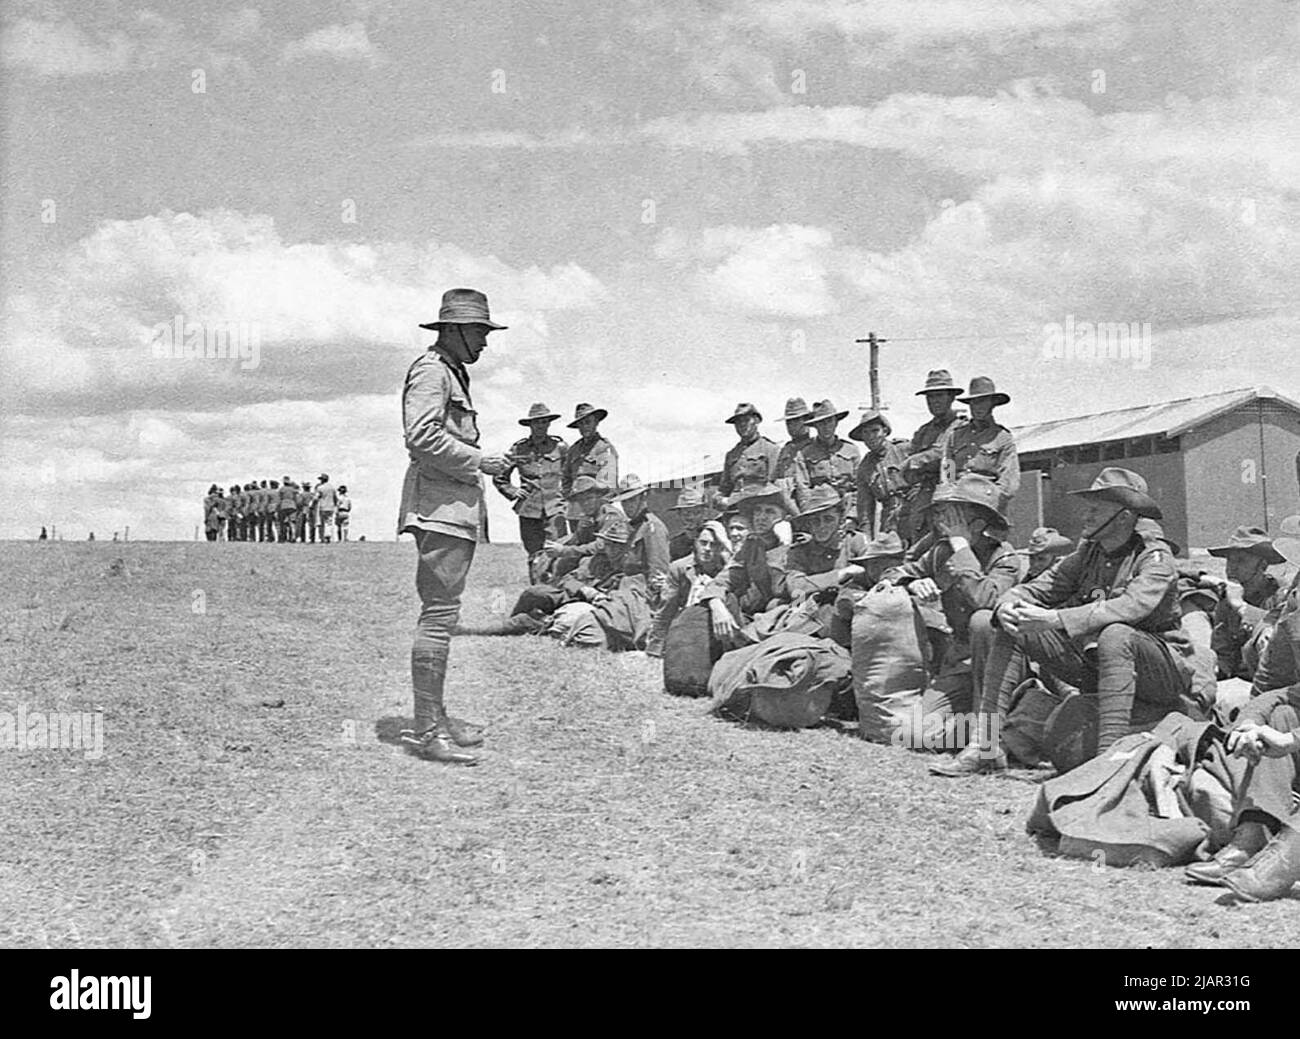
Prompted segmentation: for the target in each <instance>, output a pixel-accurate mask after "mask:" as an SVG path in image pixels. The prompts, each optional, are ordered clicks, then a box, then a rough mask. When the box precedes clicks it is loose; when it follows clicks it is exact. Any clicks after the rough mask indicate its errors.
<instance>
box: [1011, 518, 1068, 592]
mask: <svg viewBox="0 0 1300 1039" xmlns="http://www.w3.org/2000/svg"><path fill="white" fill-rule="evenodd" d="M1073 551H1074V542H1073V541H1071V540H1070V539H1069V538H1067V537H1066V536H1065V535H1064V534H1062V533H1061V532H1060V531H1059V530H1057V529H1056V528H1055V527H1036V528H1035V529H1034V532H1033V533H1032V534H1030V535H1029V544H1027V545H1026V546H1025V547H1024V548H1018V549H1016V555H1018V556H1021V557H1022V558H1025V559H1027V560H1028V566H1027V568H1026V570H1025V573H1024V576H1023V577H1021V578H1020V580H1021V581H1032V580H1033V579H1034V578H1035V577H1037V576H1038V575H1039V574H1041V573H1042V572H1043V571H1044V570H1046V569H1047V568H1048V567H1049V566H1051V565H1052V564H1053V563H1055V562H1056V561H1057V560H1058V559H1060V558H1061V557H1062V556H1068V555H1069V554H1070V553H1071V552H1073Z"/></svg>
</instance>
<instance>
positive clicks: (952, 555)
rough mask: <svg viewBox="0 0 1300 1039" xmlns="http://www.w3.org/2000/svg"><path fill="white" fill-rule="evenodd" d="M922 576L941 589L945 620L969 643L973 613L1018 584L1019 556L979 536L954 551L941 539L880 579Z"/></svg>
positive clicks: (906, 580)
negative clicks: (971, 542) (972, 541)
mask: <svg viewBox="0 0 1300 1039" xmlns="http://www.w3.org/2000/svg"><path fill="white" fill-rule="evenodd" d="M920 577H928V578H930V580H932V581H934V583H935V584H937V585H938V586H939V600H940V602H942V603H943V615H944V619H945V620H946V621H947V622H948V626H949V627H950V628H952V632H953V635H954V636H955V637H956V638H957V639H958V640H960V641H961V642H962V643H963V644H964V643H968V642H969V641H970V619H971V615H972V614H974V613H975V611H976V610H991V609H993V608H994V607H995V606H997V604H998V600H999V599H1000V598H1001V597H1002V596H1003V595H1004V594H1005V593H1006V592H1007V591H1008V590H1009V589H1011V588H1013V587H1014V586H1015V585H1016V584H1017V582H1019V580H1020V556H1018V555H1017V554H1016V550H1015V549H1014V548H1013V547H1012V546H1011V545H1009V544H1007V542H1005V541H995V540H994V539H993V538H988V537H985V536H984V535H982V534H981V535H980V536H979V537H977V538H975V539H974V543H973V544H969V543H968V544H967V545H965V546H963V547H962V548H960V549H958V550H956V551H953V547H952V543H951V542H950V541H949V540H948V539H947V538H941V539H937V540H935V541H934V542H933V543H932V544H931V546H930V547H929V548H928V549H926V550H925V551H924V552H922V553H921V555H919V556H918V557H917V558H916V559H914V560H911V561H910V562H907V563H904V564H903V565H902V566H895V567H891V568H890V569H888V570H886V571H885V573H884V574H883V575H882V578H881V579H882V580H885V581H889V582H891V583H892V584H899V585H906V584H910V583H911V582H912V581H915V580H916V579H917V578H920Z"/></svg>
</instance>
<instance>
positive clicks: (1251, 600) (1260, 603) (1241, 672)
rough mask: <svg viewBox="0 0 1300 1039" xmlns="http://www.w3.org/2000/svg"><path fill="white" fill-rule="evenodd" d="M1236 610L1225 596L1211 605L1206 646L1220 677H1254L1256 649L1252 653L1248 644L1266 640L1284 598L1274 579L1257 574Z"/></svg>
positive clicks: (1270, 576)
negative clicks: (1211, 617) (1210, 624)
mask: <svg viewBox="0 0 1300 1039" xmlns="http://www.w3.org/2000/svg"><path fill="white" fill-rule="evenodd" d="M1243 592H1244V594H1243V598H1244V599H1245V602H1244V603H1243V604H1242V607H1241V611H1240V613H1239V612H1238V611H1237V610H1236V609H1235V608H1234V607H1233V606H1232V604H1231V603H1229V602H1228V600H1227V599H1226V598H1224V599H1220V600H1219V601H1218V603H1217V604H1216V605H1215V607H1214V628H1213V631H1212V632H1211V635H1210V648H1211V649H1213V650H1214V655H1215V657H1216V658H1217V660H1218V670H1219V677H1220V678H1242V679H1245V680H1246V681H1247V682H1249V681H1251V680H1252V679H1253V678H1254V671H1255V667H1256V666H1257V665H1258V663H1259V655H1258V651H1257V649H1256V650H1255V651H1254V652H1252V651H1251V649H1252V648H1254V647H1249V644H1250V643H1255V644H1256V645H1258V643H1259V642H1260V641H1262V640H1267V638H1268V635H1267V629H1268V628H1269V627H1270V626H1271V625H1272V624H1273V622H1274V621H1276V620H1277V617H1278V614H1280V613H1281V611H1282V606H1283V604H1284V603H1285V601H1286V593H1285V592H1282V591H1281V590H1280V586H1279V585H1278V582H1277V578H1275V577H1274V576H1273V575H1272V574H1270V573H1266V572H1265V573H1261V574H1260V575H1259V576H1258V577H1257V578H1256V580H1255V581H1254V582H1252V584H1251V586H1250V587H1249V588H1246V589H1243Z"/></svg>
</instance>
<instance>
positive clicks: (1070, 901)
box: [0, 542, 1300, 968]
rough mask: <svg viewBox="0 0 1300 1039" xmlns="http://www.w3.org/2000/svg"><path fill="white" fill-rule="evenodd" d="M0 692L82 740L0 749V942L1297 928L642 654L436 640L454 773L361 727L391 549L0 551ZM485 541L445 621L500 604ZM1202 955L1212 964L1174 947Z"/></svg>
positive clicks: (404, 568) (998, 787)
mask: <svg viewBox="0 0 1300 1039" xmlns="http://www.w3.org/2000/svg"><path fill="white" fill-rule="evenodd" d="M0 568H2V569H3V573H4V574H5V576H6V580H5V581H4V583H3V588H2V590H0V692H2V693H3V702H0V711H5V712H10V714H11V715H13V714H15V712H17V711H18V710H19V708H20V707H21V708H22V709H23V710H24V711H26V712H28V714H29V715H30V714H31V713H32V712H38V711H53V710H70V709H78V710H93V709H95V708H96V707H98V708H102V711H103V723H104V730H103V732H104V743H103V756H102V757H100V758H98V759H94V760H92V759H89V758H87V757H86V754H85V753H84V752H82V751H80V750H53V749H39V748H29V749H26V750H21V751H20V750H18V749H17V748H13V747H10V748H4V749H0V784H2V785H3V789H4V792H5V796H4V799H3V804H2V805H0V821H2V824H3V842H2V843H0V944H3V945H6V946H28V947H30V946H55V947H59V946H153V947H160V946H161V947H166V946H175V947H210V946H220V947H234V946H282V947H293V946H366V947H374V946H461V945H470V946H499V945H509V946H569V945H580V946H642V945H656V946H658V945H663V946H696V945H706V946H813V945H816V946H822V945H830V946H888V947H903V946H932V945H941V946H965V947H985V946H1021V945H1024V946H1037V947H1052V946H1056V947H1061V946H1127V947H1133V946H1148V945H1149V946H1157V947H1184V946H1203V947H1214V948H1225V947H1238V946H1294V945H1295V944H1296V940H1297V935H1298V934H1300V928H1298V927H1297V924H1296V920H1297V914H1296V904H1295V900H1294V898H1293V899H1292V900H1284V901H1282V902H1279V903H1274V904H1270V905H1264V906H1256V907H1237V906H1232V905H1225V904H1221V899H1220V897H1219V896H1217V895H1216V893H1215V892H1214V891H1211V890H1206V889H1196V888H1192V887H1189V886H1186V885H1184V884H1183V882H1182V880H1181V876H1180V871H1177V870H1165V871H1137V870H1117V869H1108V868H1100V867H1094V865H1093V864H1092V863H1081V862H1078V861H1070V860H1065V859H1057V858H1053V857H1051V856H1048V855H1046V854H1044V853H1043V852H1042V851H1040V850H1039V849H1038V848H1037V847H1036V845H1035V844H1034V842H1033V841H1032V840H1031V839H1030V838H1029V837H1027V836H1026V835H1025V833H1024V829H1023V826H1024V819H1025V816H1026V813H1027V811H1028V809H1029V807H1030V804H1031V802H1032V799H1033V796H1034V786H1033V782H1034V777H1031V776H1019V777H1014V778H1013V777H981V778H979V779H976V780H973V781H968V782H965V783H957V782H952V781H942V780H939V779H932V778H930V777H928V776H927V774H926V769H925V766H926V758H925V756H923V755H919V754H914V753H910V752H907V751H902V750H895V749H892V748H888V747H878V746H871V745H867V744H864V743H862V742H861V741H859V740H857V739H855V738H851V737H848V736H845V735H842V734H840V733H839V732H838V731H836V730H834V729H830V728H825V729H816V730H810V731H804V732H798V733H784V734H783V733H774V732H769V731H760V730H757V729H747V728H744V727H741V726H737V725H735V724H731V723H727V722H722V721H718V720H715V719H713V718H711V717H709V716H708V715H707V714H706V713H705V706H704V704H703V703H700V702H690V701H678V700H673V699H671V698H669V697H667V696H665V695H664V694H663V693H662V691H661V685H660V674H659V670H658V668H657V667H656V664H655V662H654V661H651V660H648V659H646V658H644V657H635V656H627V657H620V656H616V655H611V654H607V653H604V652H584V651H580V650H572V649H569V650H565V649H561V648H559V647H558V646H557V645H555V644H553V643H550V642H547V641H542V640H538V639H532V638H518V639H482V638H463V639H458V640H457V641H456V642H455V644H454V647H453V651H452V673H451V678H450V682H449V703H450V704H451V705H452V707H453V708H454V709H455V710H456V711H457V713H460V714H462V715H463V716H465V717H468V718H471V719H474V720H478V721H483V722H486V723H487V724H488V725H489V727H490V729H489V739H488V742H487V745H486V748H485V751H484V753H483V761H482V764H481V765H480V766H479V767H478V768H474V769H455V768H447V767H443V766H439V765H435V764H429V763H426V762H422V761H419V760H417V759H415V758H412V757H409V756H407V755H406V754H404V753H403V752H401V751H400V750H399V749H398V748H396V747H394V746H393V745H392V743H391V742H389V740H390V739H391V734H392V733H393V732H394V731H395V729H396V728H397V727H398V725H399V724H400V719H401V718H403V717H404V716H406V714H407V712H408V711H409V709H410V698H409V691H408V674H407V655H408V651H409V635H410V628H411V625H412V622H413V620H414V617H415V613H416V610H417V606H418V603H417V599H416V596H415V591H414V586H413V576H414V574H413V572H414V548H413V547H412V545H410V544H408V543H403V544H400V545H398V544H392V543H388V544H373V543H372V544H351V545H348V546H345V547H343V546H337V545H335V546H314V545H308V546H298V545H244V544H218V545H210V544H206V543H200V544H141V543H132V544H113V543H105V542H99V543H98V544H84V543H79V544H71V543H68V544H65V543H49V544H36V543H13V542H11V543H4V544H0ZM522 574H523V566H522V554H521V552H520V550H519V549H518V548H517V547H515V546H487V547H484V548H483V550H482V551H481V552H480V555H479V558H478V559H477V561H476V563H475V567H474V570H473V572H472V574H471V578H470V587H469V590H468V592H467V599H466V616H467V617H471V618H482V617H484V616H486V615H487V614H488V613H489V612H490V611H491V609H492V608H493V607H494V606H496V607H500V606H501V605H503V604H505V603H508V602H509V601H511V600H512V599H513V593H514V591H515V589H516V588H517V586H518V583H519V581H520V579H521V577H522ZM1203 966H1206V967H1207V968H1208V967H1209V966H1215V964H1203Z"/></svg>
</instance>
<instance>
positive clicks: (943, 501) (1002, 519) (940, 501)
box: [923, 498, 1011, 527]
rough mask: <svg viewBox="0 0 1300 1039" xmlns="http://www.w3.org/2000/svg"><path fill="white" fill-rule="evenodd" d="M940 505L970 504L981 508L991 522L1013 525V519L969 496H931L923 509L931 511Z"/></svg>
mask: <svg viewBox="0 0 1300 1039" xmlns="http://www.w3.org/2000/svg"><path fill="white" fill-rule="evenodd" d="M938 505H970V506H972V507H973V508H976V509H979V510H980V512H982V513H983V514H984V517H985V518H986V519H988V520H990V521H991V522H994V523H1000V524H1002V526H1004V527H1009V526H1011V520H1009V519H1008V518H1007V517H1006V516H1004V515H1002V513H1000V512H998V510H997V509H995V508H993V506H991V505H985V504H984V503H983V502H982V501H971V500H970V499H968V498H931V499H930V501H929V503H928V504H927V505H926V506H925V509H924V510H923V511H925V512H929V511H930V510H931V509H933V508H935V507H936V506H938Z"/></svg>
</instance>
